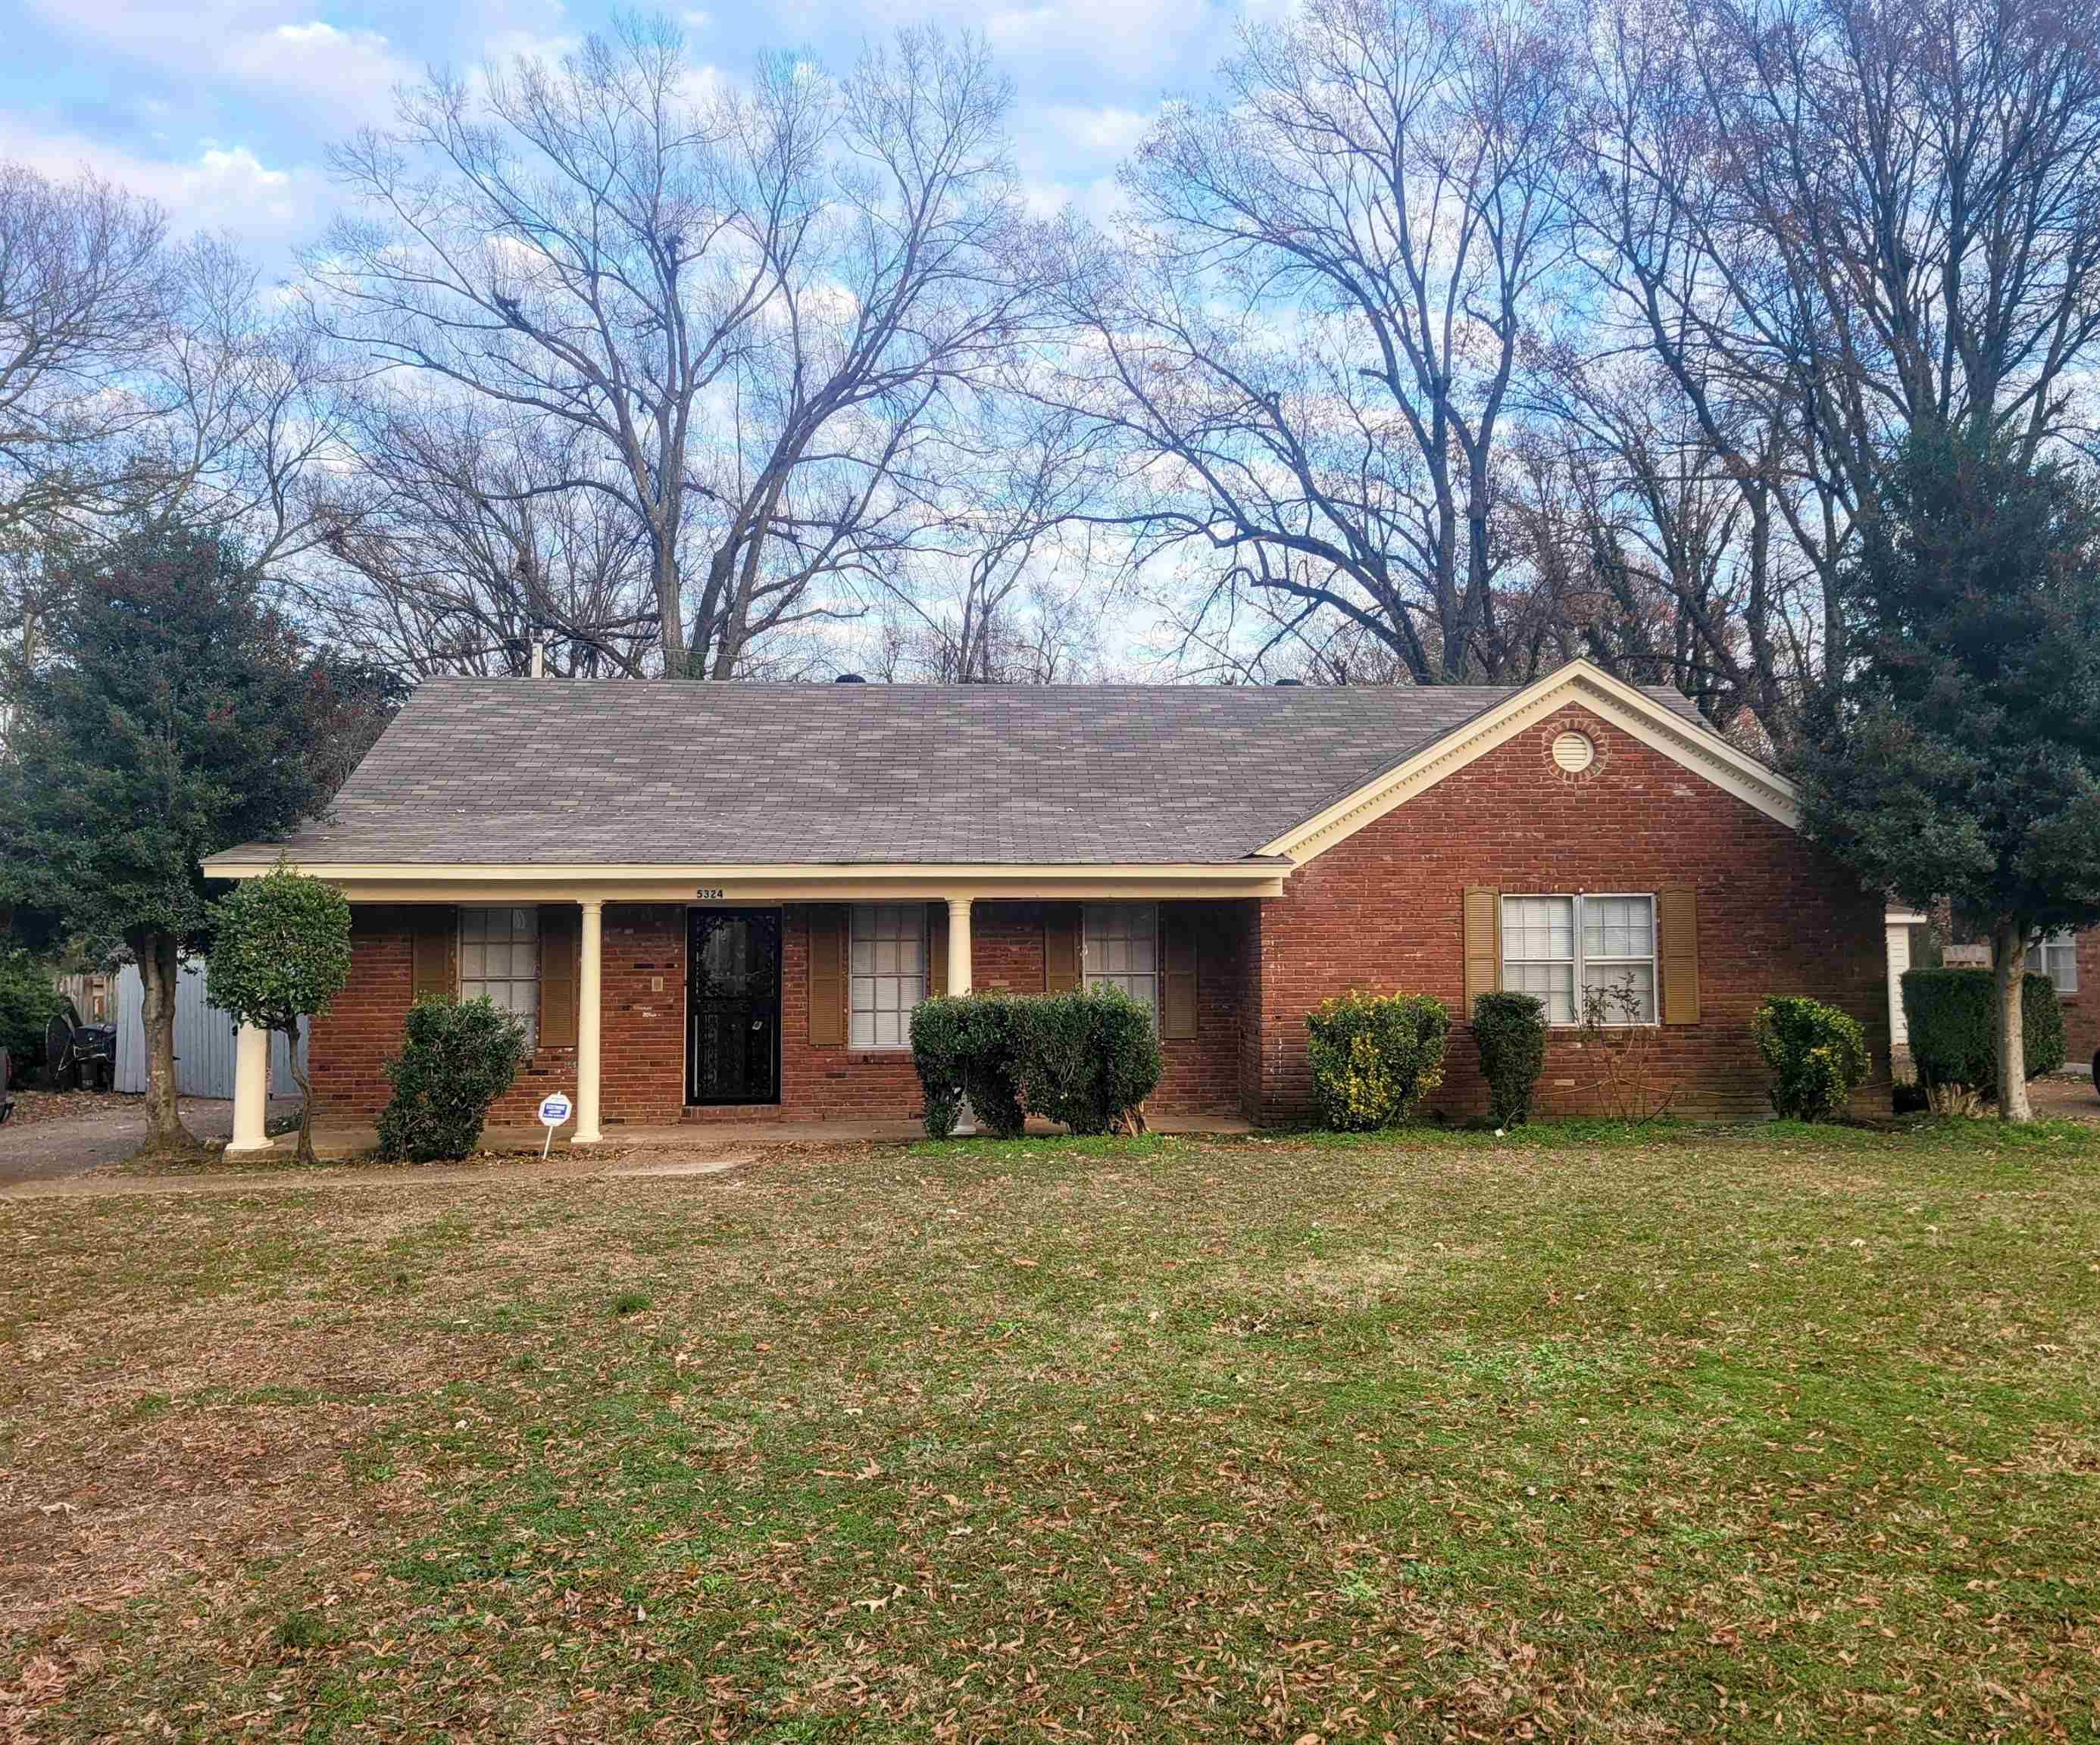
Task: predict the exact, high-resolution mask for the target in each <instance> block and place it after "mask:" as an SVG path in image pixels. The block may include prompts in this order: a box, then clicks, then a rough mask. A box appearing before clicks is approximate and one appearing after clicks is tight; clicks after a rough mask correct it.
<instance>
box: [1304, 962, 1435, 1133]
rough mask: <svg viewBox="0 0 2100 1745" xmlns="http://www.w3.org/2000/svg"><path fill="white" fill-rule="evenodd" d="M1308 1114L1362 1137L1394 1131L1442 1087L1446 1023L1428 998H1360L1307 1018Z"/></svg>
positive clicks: (1341, 1000)
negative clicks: (1375, 1131)
mask: <svg viewBox="0 0 2100 1745" xmlns="http://www.w3.org/2000/svg"><path fill="white" fill-rule="evenodd" d="M1305 1025H1306V1028H1307V1029H1308V1031H1309V1032H1310V1033H1311V1036H1310V1040H1309V1042H1308V1050H1309V1052H1310V1053H1311V1055H1312V1107H1313V1109H1314V1111H1315V1113H1317V1115H1318V1117H1319V1119H1320V1123H1321V1126H1326V1127H1334V1128H1339V1129H1340V1130H1343V1131H1344V1132H1351V1133H1366V1132H1369V1131H1370V1130H1373V1129H1374V1128H1378V1127H1390V1126H1396V1125H1397V1124H1398V1123H1400V1122H1401V1121H1405V1120H1406V1118H1407V1117H1408V1116H1409V1115H1410V1113H1413V1112H1414V1105H1415V1104H1417V1103H1418V1102H1419V1101H1420V1100H1421V1099H1423V1097H1424V1096H1427V1095H1428V1094H1429V1093H1430V1092H1431V1091H1434V1090H1435V1089H1436V1087H1437V1086H1439V1085H1440V1084H1441V1083H1443V1082H1444V1039H1445V1037H1446V1036H1447V1035H1448V1034H1449V1032H1450V1029H1451V1016H1450V1014H1449V1012H1447V1011H1445V1010H1444V1006H1443V1002H1441V1001H1439V1000H1436V999H1433V998H1431V997H1430V996H1429V995H1428V994H1365V993H1363V992H1361V990H1355V991H1352V992H1350V993H1348V994H1342V995H1339V997H1337V998H1334V999H1330V1000H1326V1001H1324V1002H1321V1007H1320V1009H1319V1010H1318V1011H1314V1012H1309V1013H1308V1014H1307V1015H1306V1019H1305Z"/></svg>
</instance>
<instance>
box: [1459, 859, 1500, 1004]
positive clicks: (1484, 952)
mask: <svg viewBox="0 0 2100 1745" xmlns="http://www.w3.org/2000/svg"><path fill="white" fill-rule="evenodd" d="M1501 985H1502V893H1501V892H1499V891H1495V890H1490V889H1489V888H1488V887H1486V886H1485V885H1478V884H1476V885H1468V886H1467V888H1466V1011H1465V1020H1466V1021H1467V1023H1469V1024H1470V1023H1471V1021H1472V1017H1473V1002H1474V1001H1476V999H1478V998H1480V996H1481V995H1482V994H1493V992H1494V991H1495V989H1498V988H1499V987H1500V986H1501Z"/></svg>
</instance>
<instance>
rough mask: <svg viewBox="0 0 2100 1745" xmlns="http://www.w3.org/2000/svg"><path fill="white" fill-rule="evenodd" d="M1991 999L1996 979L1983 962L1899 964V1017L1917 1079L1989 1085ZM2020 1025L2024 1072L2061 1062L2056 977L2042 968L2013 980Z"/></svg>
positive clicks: (1993, 1030) (1993, 1042)
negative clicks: (1976, 965)
mask: <svg viewBox="0 0 2100 1745" xmlns="http://www.w3.org/2000/svg"><path fill="white" fill-rule="evenodd" d="M1997 999H1998V990H1997V985H1996V980H1995V978H1994V977H1993V976H1992V972H1990V971H1989V970H1988V969H1913V970H1906V971H1905V972H1904V978H1903V1003H1904V1020H1905V1022H1906V1023H1907V1025H1908V1027H1909V1030H1910V1057H1911V1060H1912V1061H1913V1063H1914V1064H1915V1065H1916V1066H1917V1077H1918V1082H1919V1083H1920V1084H1921V1085H1926V1086H1932V1085H1967V1086H1970V1088H1972V1089H1974V1090H1978V1091H1995V1090H1996V1087H1997V1083H1998V1034H1997V1021H1996V1011H1997ZM2020 1030H2021V1037H2022V1042H2023V1051H2024V1053H2025V1055H2026V1057H2027V1077H2029V1078H2039V1077H2041V1076H2042V1075H2043V1074H2044V1073H2054V1072H2055V1071H2057V1070H2058V1069H2059V1068H2061V1067H2062V1066H2063V1061H2064V1036H2063V1005H2062V1003H2061V1002H2059V1001H2058V998H2057V997H2056V984H2055V983H2054V982H2053V981H2051V980H2049V977H2048V976H2032V975H2031V976H2027V978H2026V979H2025V980H2024V982H2023V984H2022V985H2021V989H2020Z"/></svg>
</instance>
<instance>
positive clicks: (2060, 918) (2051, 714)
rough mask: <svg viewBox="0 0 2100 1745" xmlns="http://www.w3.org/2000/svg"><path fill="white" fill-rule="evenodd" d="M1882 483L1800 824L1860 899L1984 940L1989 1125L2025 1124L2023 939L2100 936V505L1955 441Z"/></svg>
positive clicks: (2044, 475) (1937, 443) (1924, 449)
mask: <svg viewBox="0 0 2100 1745" xmlns="http://www.w3.org/2000/svg"><path fill="white" fill-rule="evenodd" d="M1891 471H1892V475H1893V476H1892V478H1891V481H1890V490H1889V491H1888V493H1887V496H1886V501H1885V505H1884V508H1883V510H1882V513H1880V514H1879V515H1877V517H1876V518H1874V520H1873V521H1872V522H1869V523H1868V525H1867V526H1865V527H1864V528H1863V529H1862V530H1861V540H1860V548H1859V550H1858V553H1857V555H1856V556H1855V557H1854V559H1853V560H1852V562H1851V563H1850V564H1849V565H1848V566H1847V567H1846V571H1845V574H1844V578H1843V579H1844V593H1843V600H1844V608H1845V611H1846V617H1847V620H1848V637H1849V639H1850V641H1849V646H1850V647H1851V659H1849V660H1848V661H1847V662H1846V663H1845V665H1844V666H1843V667H1842V668H1841V669H1840V670H1838V671H1837V672H1832V673H1829V674H1828V675H1826V676H1825V679H1824V685H1823V688H1822V690H1821V691H1820V694H1818V695H1817V696H1816V697H1815V698H1813V699H1811V707H1810V709H1809V711H1808V718H1807V724H1806V725H1807V730H1806V732H1805V733H1804V734H1803V735H1802V743H1801V747H1800V749H1799V751H1798V754H1797V759H1796V762H1797V768H1796V770H1795V773H1796V775H1797V776H1798V779H1799V781H1800V783H1801V787H1802V797H1803V808H1802V811H1803V822H1804V824H1805V826H1806V827H1807V830H1808V831H1809V833H1810V834H1811V835H1812V836H1814V837H1815V838H1816V839H1818V840H1820V842H1822V843H1823V844H1825V845H1826V846H1827V847H1829V848H1830V849H1831V850H1833V852H1834V853H1836V854H1837V856H1838V857H1839V858H1840V859H1841V860H1842V861H1845V862H1846V864H1847V865H1848V866H1851V868H1852V870H1854V871H1855V872H1856V873H1858V874H1859V875H1860V879H1861V881H1862V882H1863V884H1865V885H1866V886H1867V887H1868V888H1869V889H1876V890H1886V891H1890V892H1895V894H1897V895H1898V896H1899V897H1903V898H1904V900H1905V901H1909V902H1913V903H1915V904H1917V906H1920V907H1924V906H1927V905H1928V904H1930V903H1931V902H1933V901H1935V900H1936V899H1938V898H1939V897H1950V898H1952V901H1953V903H1954V906H1955V907H1956V909H1957V910H1960V911H1961V912H1962V913H1963V914H1969V915H1972V916H1974V917H1976V918H1977V919H1979V921H1981V922H1982V923H1984V924H1986V925H1987V926H1988V928H1989V932H1990V936H1991V942H1992V949H1993V950H1994V952H1995V954H1996V999H1995V1006H1996V1016H1995V1018H1994V1023H1995V1025H1996V1030H1997V1036H1998V1051H1997V1073H1998V1083H1997V1096H1998V1113H1999V1116H2000V1117H2001V1119H2003V1120H2006V1121H2025V1120H2027V1119H2029V1118H2030V1111H2029V1108H2028V1105H2027V1089H2026V1085H2027V1070H2026V1055H2025V1049H2024V1046H2023V1038H2022V1026H2021V1018H2020V986H2021V979H2022V976H2023V973H2024V972H2025V969H2026V965H2027V941H2029V940H2030V939H2032V938H2033V937H2034V936H2035V934H2036V932H2038V931H2040V930H2054V929H2056V928H2067V927H2068V928H2080V927H2089V926H2092V925H2093V923H2096V922H2100V494H2096V491H2095V489H2094V486H2093V480H2092V479H2091V478H2090V477H2089V476H2087V475H2085V474H2080V473H2079V472H2077V471H2076V470H2074V469H2071V468H2070V467H2068V466H2064V465H2027V464H2024V463H2023V462H2022V461H2021V460H2019V459H2018V457H2017V456H2014V454H2012V453H2011V452H2009V451H2008V450H2006V449H2005V448H2004V447H1997V446H1993V445H1990V444H1987V443H1980V442H1979V441H1977V440H1975V439H1973V438H1969V437H1966V436H1963V435H1961V434H1923V433H1921V434H1918V435H1917V436H1915V437H1914V438H1913V440H1912V442H1911V443H1910V445H1909V446H1908V447H1907V448H1906V449H1905V451H1904V453H1903V454H1902V456H1900V457H1899V461H1898V463H1897V465H1895V467H1894V468H1893V469H1891Z"/></svg>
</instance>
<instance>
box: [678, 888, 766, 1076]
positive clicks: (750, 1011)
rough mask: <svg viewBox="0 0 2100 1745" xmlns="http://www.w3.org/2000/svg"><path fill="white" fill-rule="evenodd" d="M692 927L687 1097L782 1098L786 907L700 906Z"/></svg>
mask: <svg viewBox="0 0 2100 1745" xmlns="http://www.w3.org/2000/svg"><path fill="white" fill-rule="evenodd" d="M690 913H691V919H690V923H689V926H688V928H687V941H688V949H687V954H686V972H687V973H686V987H687V988H688V989H690V994H691V998H690V1004H689V1011H688V1016H687V1017H686V1101H687V1102H688V1103H778V1102H779V1100H780V911H779V910H777V909H695V910H692V911H691V912H690Z"/></svg>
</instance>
